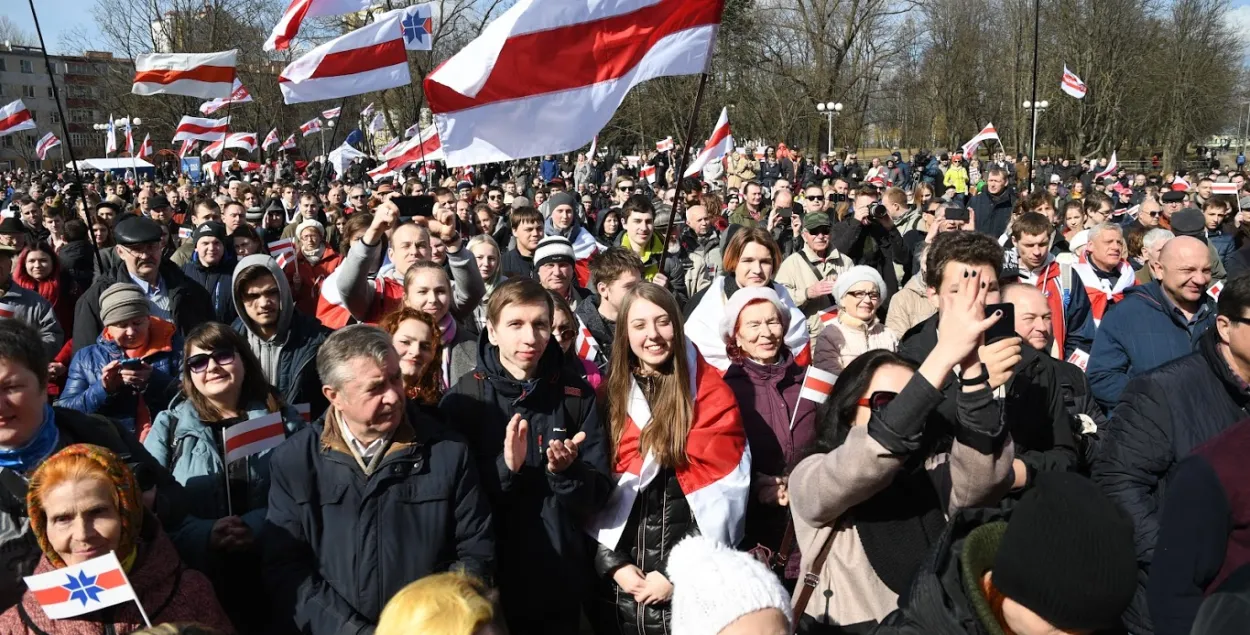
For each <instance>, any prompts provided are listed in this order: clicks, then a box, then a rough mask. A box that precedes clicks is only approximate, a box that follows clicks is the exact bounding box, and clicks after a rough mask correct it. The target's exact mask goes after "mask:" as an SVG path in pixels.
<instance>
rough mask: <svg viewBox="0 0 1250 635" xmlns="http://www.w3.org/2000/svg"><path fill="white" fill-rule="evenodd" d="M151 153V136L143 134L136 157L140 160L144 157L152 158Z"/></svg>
mask: <svg viewBox="0 0 1250 635" xmlns="http://www.w3.org/2000/svg"><path fill="white" fill-rule="evenodd" d="M153 153H154V148H153V146H152V135H150V134H145V135H143V143H142V144H140V145H139V154H138V155H137V156H138V157H139V158H140V159H142V158H144V157H150V156H152V154H153Z"/></svg>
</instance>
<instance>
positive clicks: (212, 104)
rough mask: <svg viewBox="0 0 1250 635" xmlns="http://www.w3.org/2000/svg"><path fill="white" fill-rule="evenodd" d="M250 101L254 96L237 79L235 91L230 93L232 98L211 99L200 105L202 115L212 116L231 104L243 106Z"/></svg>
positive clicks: (235, 79) (235, 80)
mask: <svg viewBox="0 0 1250 635" xmlns="http://www.w3.org/2000/svg"><path fill="white" fill-rule="evenodd" d="M249 101H252V94H251V93H249V92H247V89H246V88H244V87H243V83H242V82H240V81H239V78H238V77H236V78H234V89H233V90H231V91H230V96H229V97H226V98H224V99H223V98H221V97H218V98H217V99H210V100H209V101H206V102H204V103H202V104H200V113H202V114H205V115H211V114H213V113H215V112H217V111H218V110H221V109H222V108H225V107H226V106H228V105H230V104H242V103H246V102H249Z"/></svg>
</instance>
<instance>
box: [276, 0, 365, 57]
mask: <svg viewBox="0 0 1250 635" xmlns="http://www.w3.org/2000/svg"><path fill="white" fill-rule="evenodd" d="M372 4H373V0H291V5H290V6H288V7H287V8H286V11H285V12H283V14H282V19H280V20H278V24H277V25H275V26H274V27H273V32H271V33H270V34H269V39H267V40H265V44H264V49H265V50H266V51H285V50H286V49H287V48H289V47H290V46H291V40H292V39H294V38H295V34H296V33H299V27H300V25H301V24H303V23H304V20H305V19H307V18H324V17H329V16H333V15H343V14H344V13H356V12H357V11H364V10H366V9H368V8H369V7H370V5H372Z"/></svg>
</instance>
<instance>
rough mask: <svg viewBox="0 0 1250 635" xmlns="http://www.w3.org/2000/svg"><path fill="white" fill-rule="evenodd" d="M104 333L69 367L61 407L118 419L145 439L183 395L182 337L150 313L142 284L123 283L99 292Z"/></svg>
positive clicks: (79, 354) (170, 326) (58, 401)
mask: <svg viewBox="0 0 1250 635" xmlns="http://www.w3.org/2000/svg"><path fill="white" fill-rule="evenodd" d="M100 321H101V322H102V323H103V324H104V331H103V332H102V333H100V337H98V338H97V339H96V343H95V344H91V345H90V346H84V347H83V348H81V349H79V350H78V352H77V353H75V354H74V357H73V359H72V360H70V363H69V378H68V379H67V380H66V382H65V390H63V391H62V392H61V398H60V399H58V400H57V405H58V406H61V407H63V408H72V409H74V410H80V411H82V412H85V413H88V414H100V415H104V416H106V417H110V418H113V419H116V420H117V421H118V422H120V423H121V424H122V425H123V426H125V427H126V429H128V430H130V431H131V432H133V433H135V434H136V435H138V437H139V439H140V440H142V439H143V438H144V437H146V436H147V434H148V430H149V429H150V428H151V427H152V421H153V420H154V419H155V418H156V415H157V414H158V413H159V412H161V411H162V410H164V409H165V408H166V407H168V406H169V402H170V400H172V399H173V398H174V396H175V395H176V394H177V393H178V383H177V380H176V379H175V378H176V377H178V372H179V369H180V368H181V365H182V338H181V336H179V335H178V332H177V328H176V327H175V326H174V325H173V324H171V323H170V322H166V321H165V320H162V319H160V318H158V317H154V316H152V314H151V309H150V308H149V306H148V298H147V295H145V294H144V293H143V289H140V288H139V286H138V285H136V284H134V283H130V282H118V283H117V284H114V285H112V286H110V287H109V288H107V289H105V290H104V291H103V292H102V293H101V294H100Z"/></svg>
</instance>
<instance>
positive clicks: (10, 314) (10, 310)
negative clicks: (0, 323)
mask: <svg viewBox="0 0 1250 635" xmlns="http://www.w3.org/2000/svg"><path fill="white" fill-rule="evenodd" d="M15 317H17V307H15V306H13V305H12V304H9V303H7V302H0V318H10V319H12V318H15Z"/></svg>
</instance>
